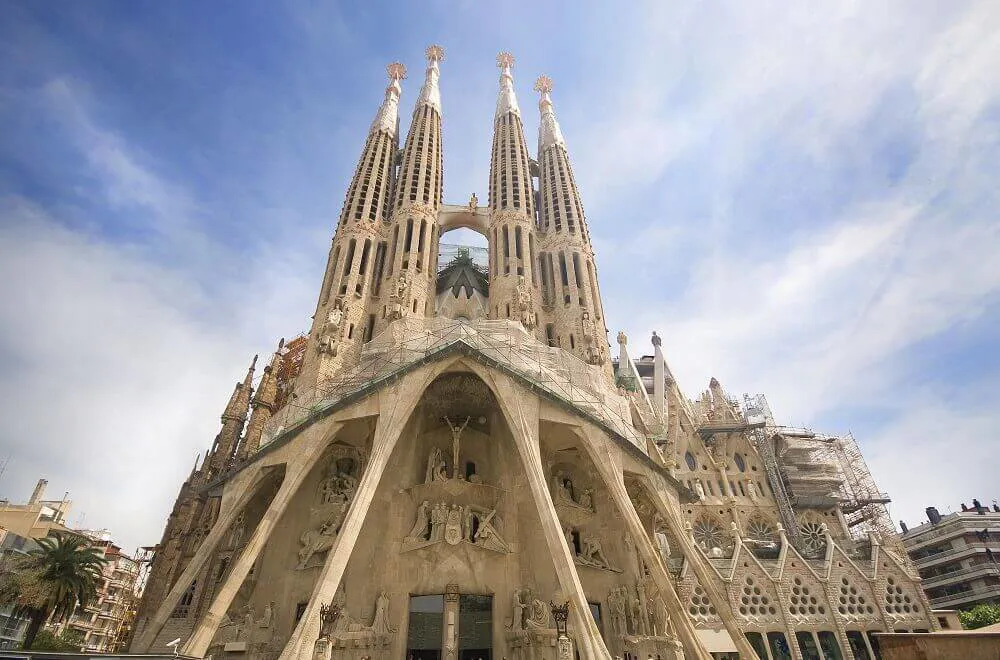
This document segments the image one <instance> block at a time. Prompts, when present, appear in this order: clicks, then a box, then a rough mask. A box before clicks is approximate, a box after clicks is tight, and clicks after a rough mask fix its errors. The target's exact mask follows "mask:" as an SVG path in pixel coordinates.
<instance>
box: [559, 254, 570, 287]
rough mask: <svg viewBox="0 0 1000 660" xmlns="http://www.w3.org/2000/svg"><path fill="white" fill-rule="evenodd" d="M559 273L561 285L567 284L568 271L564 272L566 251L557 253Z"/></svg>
mask: <svg viewBox="0 0 1000 660" xmlns="http://www.w3.org/2000/svg"><path fill="white" fill-rule="evenodd" d="M559 274H560V275H562V285H563V286H569V273H567V272H566V253H564V252H560V253H559Z"/></svg>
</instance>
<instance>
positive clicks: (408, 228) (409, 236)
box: [403, 218, 413, 252]
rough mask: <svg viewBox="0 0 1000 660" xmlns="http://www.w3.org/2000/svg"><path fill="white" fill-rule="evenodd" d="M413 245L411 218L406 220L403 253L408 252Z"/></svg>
mask: <svg viewBox="0 0 1000 660" xmlns="http://www.w3.org/2000/svg"><path fill="white" fill-rule="evenodd" d="M412 245H413V218H407V219H406V242H405V243H404V244H403V252H409V251H410V247H411V246H412Z"/></svg>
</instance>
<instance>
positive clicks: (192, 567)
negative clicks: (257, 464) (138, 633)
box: [133, 468, 267, 653]
mask: <svg viewBox="0 0 1000 660" xmlns="http://www.w3.org/2000/svg"><path fill="white" fill-rule="evenodd" d="M266 476H267V473H266V472H265V471H264V469H263V468H259V472H258V473H257V474H256V475H255V476H254V478H253V480H252V481H250V483H249V484H248V485H247V486H246V488H245V489H244V490H243V492H242V493H240V494H239V495H237V496H236V497H235V501H233V503H232V506H230V507H229V508H228V509H227V508H224V509H223V511H222V512H220V514H219V518H218V520H216V521H215V524H214V525H213V526H212V530H211V531H210V532H209V533H208V536H206V537H205V540H204V541H202V543H201V545H200V546H199V547H198V550H197V551H196V552H195V553H194V557H192V558H191V561H189V562H188V564H187V566H185V567H184V570H183V571H182V572H181V574H180V577H178V578H177V581H176V582H174V586H173V587H172V588H171V589H170V592H169V593H168V594H167V597H166V598H164V599H163V602H162V603H161V604H160V607H159V609H158V610H156V614H155V615H154V616H153V618H152V620H151V621H150V622H149V625H148V626H146V629H145V630H143V631H142V637H141V638H140V639H139V640H138V642H137V643H136V644H135V650H134V651H133V652H139V653H148V652H149V649H150V647H151V646H152V645H153V642H155V641H156V636H157V635H159V634H160V631H161V630H163V626H164V625H165V624H166V623H167V619H169V618H170V613H171V612H173V611H174V608H175V607H177V603H179V602H180V600H181V596H183V595H184V592H185V591H187V588H188V587H189V586H190V585H191V581H192V580H194V578H195V576H196V575H197V574H198V573H200V572H201V570H202V569H203V568H205V564H206V563H207V562H208V559H209V558H210V557H211V556H212V555H213V554H215V548H216V547H217V546H218V545H219V541H221V540H222V537H223V535H224V534H225V533H226V532H227V531H228V530H229V527H230V525H232V524H233V521H234V520H235V519H236V516H237V515H238V514H239V513H240V512H241V511H242V510H243V507H245V506H246V505H247V503H248V502H249V501H250V499H251V498H252V497H253V496H254V495H256V494H257V489H258V487H259V486H260V484H261V482H262V481H264V479H265V478H266Z"/></svg>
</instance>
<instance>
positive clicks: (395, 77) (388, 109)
mask: <svg viewBox="0 0 1000 660" xmlns="http://www.w3.org/2000/svg"><path fill="white" fill-rule="evenodd" d="M385 71H386V73H387V74H388V76H389V84H388V86H386V88H385V100H384V101H382V106H381V107H380V108H379V109H378V112H377V113H376V114H375V120H374V121H373V122H372V127H371V129H370V130H369V132H371V133H375V132H377V131H385V132H386V133H388V134H389V135H390V136H392V137H395V136H396V129H397V127H398V126H399V95H400V94H401V93H402V91H403V90H402V88H401V87H400V86H399V81H400V80H404V79H405V78H406V67H405V66H403V65H402V64H401V63H399V62H393V63H392V64H390V65H389V66H387V67H386V68H385Z"/></svg>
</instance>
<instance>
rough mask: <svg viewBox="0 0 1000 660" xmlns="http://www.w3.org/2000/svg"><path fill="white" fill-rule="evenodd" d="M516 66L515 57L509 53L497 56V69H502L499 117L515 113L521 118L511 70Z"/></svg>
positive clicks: (498, 107)
mask: <svg viewBox="0 0 1000 660" xmlns="http://www.w3.org/2000/svg"><path fill="white" fill-rule="evenodd" d="M513 66H514V56H513V55H511V54H510V53H508V52H507V51H502V52H501V53H500V54H499V55H497V67H498V68H499V69H500V96H499V97H497V117H499V116H500V115H503V114H506V113H508V112H513V113H514V114H516V115H517V116H521V108H519V107H518V105H517V96H516V95H515V94H514V76H513V74H512V73H511V69H512V68H513Z"/></svg>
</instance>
